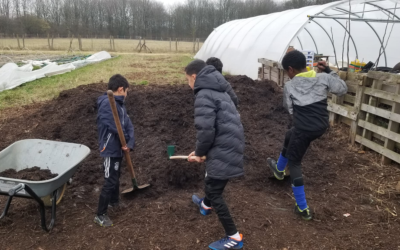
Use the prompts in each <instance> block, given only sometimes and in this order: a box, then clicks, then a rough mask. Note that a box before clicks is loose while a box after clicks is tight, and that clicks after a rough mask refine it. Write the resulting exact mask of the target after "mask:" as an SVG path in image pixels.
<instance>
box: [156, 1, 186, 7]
mask: <svg viewBox="0 0 400 250" xmlns="http://www.w3.org/2000/svg"><path fill="white" fill-rule="evenodd" d="M160 2H162V3H164V4H165V5H166V6H170V5H173V4H174V3H183V2H185V0H162V1H160Z"/></svg>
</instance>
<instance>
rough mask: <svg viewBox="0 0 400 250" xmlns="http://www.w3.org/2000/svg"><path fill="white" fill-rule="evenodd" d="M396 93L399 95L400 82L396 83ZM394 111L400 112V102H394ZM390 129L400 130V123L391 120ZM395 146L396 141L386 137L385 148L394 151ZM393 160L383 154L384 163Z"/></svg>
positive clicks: (393, 130) (395, 131)
mask: <svg viewBox="0 0 400 250" xmlns="http://www.w3.org/2000/svg"><path fill="white" fill-rule="evenodd" d="M395 94H397V95H399V94H400V85H399V84H397V85H396V90H395ZM392 113H395V114H400V103H398V102H393V106H392ZM388 130H389V131H392V132H394V133H397V131H398V130H399V123H397V122H395V121H392V120H389V125H388ZM395 146H396V142H395V141H392V140H390V139H389V138H385V145H384V147H385V148H387V149H389V150H391V151H394V148H395ZM391 162H392V160H391V159H390V158H388V157H386V156H383V155H382V164H389V163H391Z"/></svg>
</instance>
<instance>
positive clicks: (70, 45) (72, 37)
mask: <svg viewBox="0 0 400 250" xmlns="http://www.w3.org/2000/svg"><path fill="white" fill-rule="evenodd" d="M73 41H74V35H71V40H70V41H69V49H68V52H70V51H71V52H72V42H73Z"/></svg>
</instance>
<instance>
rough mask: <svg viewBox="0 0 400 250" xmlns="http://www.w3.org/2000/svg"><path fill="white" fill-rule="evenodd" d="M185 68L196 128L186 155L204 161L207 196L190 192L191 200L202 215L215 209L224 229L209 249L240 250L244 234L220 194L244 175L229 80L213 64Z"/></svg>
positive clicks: (240, 131)
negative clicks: (221, 237)
mask: <svg viewBox="0 0 400 250" xmlns="http://www.w3.org/2000/svg"><path fill="white" fill-rule="evenodd" d="M185 71H186V78H187V79H188V82H189V86H190V87H191V88H192V89H193V90H194V94H195V102H194V119H195V121H194V122H195V127H196V130H197V137H196V138H197V142H196V150H195V151H194V152H192V153H191V154H190V155H189V161H191V162H204V161H205V162H206V178H205V194H206V195H205V197H204V198H199V197H198V196H197V195H193V196H192V200H193V202H194V203H195V204H196V205H197V206H198V207H199V208H200V213H201V214H203V215H208V214H210V213H211V210H212V209H214V210H215V212H216V213H217V215H218V218H219V220H220V222H221V224H222V226H223V227H224V229H225V235H226V237H224V238H223V239H221V240H219V241H216V242H214V243H212V244H210V245H209V248H211V249H213V250H225V249H241V248H242V247H243V237H242V235H241V234H239V232H238V231H237V229H236V225H235V223H234V222H233V219H232V217H231V215H230V213H229V209H228V207H227V205H226V203H225V201H224V199H223V197H222V193H223V191H224V188H225V186H226V184H227V183H228V181H229V179H231V178H234V177H239V176H242V175H243V174H244V171H243V151H244V131H243V126H242V123H241V121H240V116H239V113H238V112H237V110H236V107H235V104H234V103H233V101H232V99H231V97H230V96H229V95H228V93H227V90H228V85H229V83H228V82H227V81H226V80H225V78H224V77H223V76H222V75H221V73H219V72H218V71H217V70H216V69H215V67H213V66H207V65H206V63H205V62H204V61H202V60H194V61H193V62H191V63H189V64H188V66H187V67H186V68H185ZM204 157H206V159H204Z"/></svg>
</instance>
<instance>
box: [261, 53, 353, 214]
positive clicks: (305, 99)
mask: <svg viewBox="0 0 400 250" xmlns="http://www.w3.org/2000/svg"><path fill="white" fill-rule="evenodd" d="M282 66H283V68H284V69H285V70H286V72H287V73H288V75H289V77H290V79H291V81H289V82H287V83H286V84H285V88H284V100H283V105H284V107H285V108H286V109H287V110H288V111H289V113H290V114H291V115H293V123H294V126H293V128H291V129H290V130H289V131H288V132H287V133H286V136H285V141H284V144H283V149H282V152H281V154H280V156H279V159H278V161H277V162H276V161H275V160H273V159H271V158H268V159H267V162H268V165H269V167H270V169H271V170H272V171H273V173H274V176H275V178H276V179H278V180H283V179H284V175H285V168H286V165H288V166H289V171H290V178H291V183H292V189H293V194H294V197H295V199H296V205H295V212H296V213H297V214H299V215H300V216H301V217H302V218H303V219H305V220H310V219H312V215H311V212H310V209H309V207H308V205H307V201H306V196H305V192H304V182H303V176H302V170H301V161H302V159H303V156H304V155H305V153H306V151H307V148H308V147H309V145H310V143H311V142H312V141H314V140H315V139H317V138H319V137H321V136H322V135H323V134H324V133H325V132H326V130H327V129H328V127H329V113H328V109H327V106H328V102H327V95H328V91H329V92H331V93H333V94H335V95H339V96H341V95H344V94H346V92H347V85H346V83H345V82H344V81H343V80H341V79H340V78H339V76H338V75H337V74H336V73H335V72H333V71H332V70H331V69H330V68H329V67H328V66H327V65H326V63H325V62H322V61H321V62H319V63H318V68H319V70H320V71H322V73H319V74H317V73H316V72H315V71H313V70H312V71H307V66H306V57H305V56H304V54H303V53H301V52H300V51H297V50H295V51H291V52H289V53H287V54H286V55H285V57H284V58H283V60H282Z"/></svg>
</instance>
